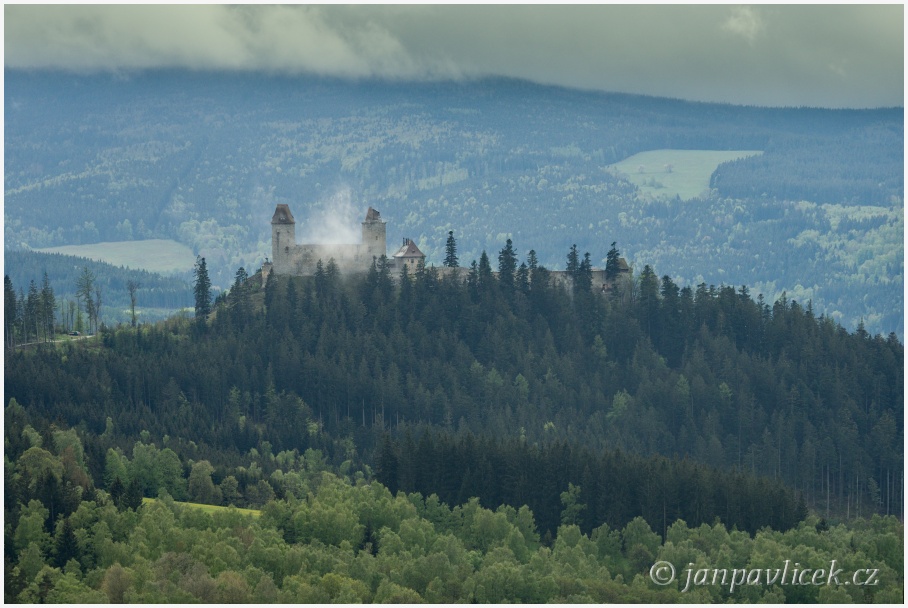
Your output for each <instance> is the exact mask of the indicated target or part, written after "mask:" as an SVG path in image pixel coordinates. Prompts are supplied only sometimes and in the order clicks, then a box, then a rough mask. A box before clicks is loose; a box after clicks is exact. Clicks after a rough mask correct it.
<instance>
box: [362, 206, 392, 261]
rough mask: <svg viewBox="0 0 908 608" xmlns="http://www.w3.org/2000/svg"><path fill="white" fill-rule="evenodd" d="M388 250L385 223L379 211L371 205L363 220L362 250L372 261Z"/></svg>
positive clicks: (367, 258)
mask: <svg viewBox="0 0 908 608" xmlns="http://www.w3.org/2000/svg"><path fill="white" fill-rule="evenodd" d="M387 250H388V249H387V243H386V242H385V223H384V222H383V221H382V219H381V215H380V214H379V213H378V211H376V210H375V209H373V208H372V207H369V210H368V211H367V212H366V219H365V220H364V221H363V244H362V249H360V251H361V252H362V255H363V256H364V257H365V259H366V260H367V262H368V263H371V262H372V258H373V257H376V258H379V257H381V256H383V255H387Z"/></svg>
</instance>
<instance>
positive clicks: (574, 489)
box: [561, 483, 586, 524]
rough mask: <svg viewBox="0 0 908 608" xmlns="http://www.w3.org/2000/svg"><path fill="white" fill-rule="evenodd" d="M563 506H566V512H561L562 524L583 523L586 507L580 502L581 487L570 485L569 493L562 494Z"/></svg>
mask: <svg viewBox="0 0 908 608" xmlns="http://www.w3.org/2000/svg"><path fill="white" fill-rule="evenodd" d="M561 504H563V505H564V510H563V511H562V512H561V523H562V524H579V523H581V517H582V516H583V512H584V511H585V510H586V505H585V504H583V503H581V502H580V486H575V485H574V484H572V483H569V484H568V489H567V492H562V493H561Z"/></svg>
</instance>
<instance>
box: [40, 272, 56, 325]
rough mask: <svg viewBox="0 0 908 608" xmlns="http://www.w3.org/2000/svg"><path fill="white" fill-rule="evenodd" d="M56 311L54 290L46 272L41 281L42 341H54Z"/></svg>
mask: <svg viewBox="0 0 908 608" xmlns="http://www.w3.org/2000/svg"><path fill="white" fill-rule="evenodd" d="M56 310H57V299H56V298H55V297H54V290H53V289H52V288H51V286H50V279H49V278H48V277H47V271H46V270H45V271H44V278H43V279H42V281H41V325H42V327H43V329H44V341H45V342H47V340H48V338H50V339H51V340H53V339H54V312H55V311H56Z"/></svg>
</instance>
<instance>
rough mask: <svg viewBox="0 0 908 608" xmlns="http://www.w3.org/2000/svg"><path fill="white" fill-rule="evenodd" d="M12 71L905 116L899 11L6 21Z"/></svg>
mask: <svg viewBox="0 0 908 608" xmlns="http://www.w3.org/2000/svg"><path fill="white" fill-rule="evenodd" d="M4 23H5V25H4V29H5V32H4V34H5V49H4V50H5V65H6V67H10V68H58V69H70V70H129V69H141V68H158V67H168V68H172V67H181V68H190V69H200V70H202V69H222V70H223V69H226V70H231V69H237V70H257V71H270V72H278V73H289V74H320V75H331V76H340V77H353V78H364V77H377V78H387V79H418V80H422V79H459V78H476V77H483V76H509V77H516V78H525V79H529V80H532V81H535V82H539V83H544V84H555V85H562V86H568V87H577V88H584V89H595V90H607V91H621V92H629V93H642V94H650V95H661V96H668V97H678V98H684V99H691V100H702V101H725V102H731V103H739V104H755V105H788V106H791V105H812V106H824V107H876V106H901V105H903V96H904V43H903V41H904V8H903V7H902V6H901V5H884V6H864V5H855V6H842V5H835V6H822V5H807V6H785V5H772V6H769V5H760V6H749V7H742V6H724V5H705V6H678V5H671V6H664V5H660V6H654V5H631V6H618V5H615V6H608V5H607V6H588V5H585V6H569V7H562V6H537V5H530V6H419V5H401V6H374V5H369V6H219V5H195V6H189V5H172V6H163V5H160V6H126V5H97V6H73V5H64V6H60V5H56V6H27V5H18V6H7V7H5V22H4Z"/></svg>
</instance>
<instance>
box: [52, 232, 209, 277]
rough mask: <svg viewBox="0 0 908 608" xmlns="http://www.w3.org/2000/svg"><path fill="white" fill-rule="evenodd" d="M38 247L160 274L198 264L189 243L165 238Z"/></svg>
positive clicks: (182, 269)
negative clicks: (184, 243)
mask: <svg viewBox="0 0 908 608" xmlns="http://www.w3.org/2000/svg"><path fill="white" fill-rule="evenodd" d="M36 251H41V252H44V253H62V254H64V255H75V256H79V257H83V258H88V259H89V260H98V261H101V262H107V263H108V264H113V265H114V266H125V267H127V268H132V269H133V270H147V271H149V272H159V273H161V274H168V273H173V272H185V271H187V270H192V267H193V265H194V264H195V254H193V253H192V250H191V249H190V248H189V247H187V246H186V245H183V244H182V243H178V242H176V241H172V240H165V239H147V240H143V241H116V242H112V243H92V244H91V245H64V246H62V247H48V248H46V249H37V250H36Z"/></svg>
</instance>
